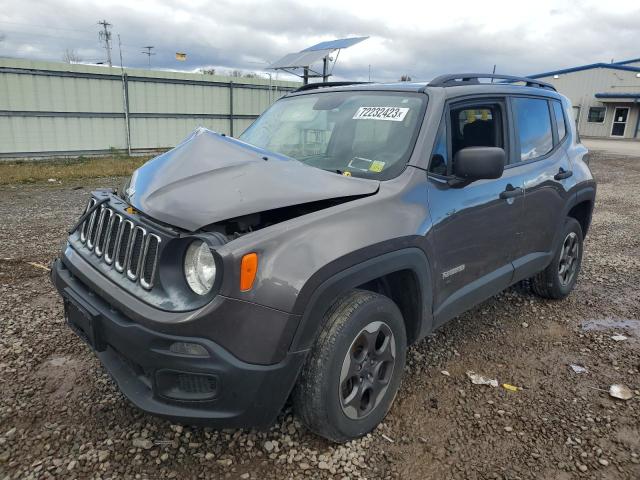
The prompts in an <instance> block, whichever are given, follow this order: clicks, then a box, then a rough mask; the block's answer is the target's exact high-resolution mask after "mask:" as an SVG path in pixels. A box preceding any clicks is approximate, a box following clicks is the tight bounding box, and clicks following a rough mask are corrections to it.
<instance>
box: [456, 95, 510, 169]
mask: <svg viewBox="0 0 640 480" xmlns="http://www.w3.org/2000/svg"><path fill="white" fill-rule="evenodd" d="M502 125H503V122H502V109H501V108H500V105H499V104H491V103H489V104H486V103H482V104H478V105H470V104H466V105H464V106H461V107H457V108H455V107H454V108H452V109H451V130H452V132H451V146H452V155H453V156H454V157H455V154H456V153H458V151H460V150H462V149H463V148H467V147H500V148H504V139H503V135H502Z"/></svg>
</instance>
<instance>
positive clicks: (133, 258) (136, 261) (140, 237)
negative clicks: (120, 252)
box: [127, 227, 146, 280]
mask: <svg viewBox="0 0 640 480" xmlns="http://www.w3.org/2000/svg"><path fill="white" fill-rule="evenodd" d="M145 236H146V232H145V230H144V228H142V227H136V228H135V229H134V230H133V241H132V242H131V250H130V252H129V262H128V266H127V276H128V277H129V278H130V279H131V280H135V279H136V278H138V269H139V268H140V256H141V255H142V247H143V246H144V237H145Z"/></svg>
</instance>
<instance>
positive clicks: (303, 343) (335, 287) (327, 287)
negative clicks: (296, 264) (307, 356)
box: [290, 247, 433, 351]
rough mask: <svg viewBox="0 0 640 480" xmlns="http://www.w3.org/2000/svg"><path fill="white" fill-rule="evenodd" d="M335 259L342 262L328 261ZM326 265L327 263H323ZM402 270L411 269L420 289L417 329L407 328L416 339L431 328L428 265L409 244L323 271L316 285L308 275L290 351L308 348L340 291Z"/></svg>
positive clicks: (415, 248) (431, 300)
mask: <svg viewBox="0 0 640 480" xmlns="http://www.w3.org/2000/svg"><path fill="white" fill-rule="evenodd" d="M336 262H338V263H342V262H344V259H339V260H336V261H335V262H332V263H334V264H335V263H336ZM330 265H331V264H330ZM330 265H327V267H329V266H330ZM327 267H325V268H327ZM402 270H409V271H410V272H412V273H413V275H414V278H415V280H416V281H417V282H418V291H419V292H420V298H416V299H415V301H416V302H417V303H418V304H419V309H418V310H417V311H419V312H421V315H420V316H421V318H420V319H419V321H418V322H416V325H415V326H414V328H416V329H417V330H418V331H416V332H414V335H411V334H409V332H407V333H408V336H409V337H413V338H416V339H419V338H422V337H423V336H425V335H426V334H427V333H429V332H430V331H431V330H432V328H433V318H432V302H433V297H432V291H431V290H432V285H433V283H432V282H431V273H430V272H431V269H430V267H429V263H428V260H427V256H426V255H425V253H424V252H423V251H422V250H421V249H420V248H418V247H409V248H403V249H401V250H395V251H391V252H387V253H383V254H381V255H378V256H375V257H373V258H369V259H367V260H364V261H362V262H360V263H357V264H352V265H351V266H349V267H348V268H346V269H342V270H340V271H338V272H337V273H333V274H331V273H329V274H328V275H325V278H321V280H320V281H321V283H320V284H319V285H318V286H317V287H316V288H313V287H314V285H317V281H314V280H315V279H314V278H313V277H312V278H311V279H310V280H309V281H308V282H307V285H305V286H304V287H303V289H302V290H301V295H300V296H299V298H302V299H304V297H305V296H306V295H305V293H307V292H305V289H306V290H308V291H309V290H312V293H311V294H310V296H309V297H308V298H309V299H308V301H307V302H306V306H305V307H304V313H303V315H302V319H301V321H300V325H299V326H298V329H297V331H296V333H295V335H294V338H293V341H292V343H291V347H290V351H300V350H304V349H308V348H310V347H311V346H312V345H313V342H314V341H315V339H316V337H317V335H318V333H319V332H320V330H321V328H322V326H323V321H324V320H323V319H324V315H325V313H326V312H327V310H328V309H329V308H330V307H331V305H332V304H333V303H334V302H335V299H336V298H338V297H339V296H340V295H341V294H342V293H343V292H346V291H349V290H351V289H353V288H356V287H358V286H359V285H363V284H365V283H367V282H369V281H371V280H374V279H376V278H378V277H381V276H383V275H387V274H390V273H393V272H398V271H402ZM323 271H324V269H322V270H320V271H319V272H318V273H317V274H316V275H322V274H323Z"/></svg>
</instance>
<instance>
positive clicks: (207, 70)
mask: <svg viewBox="0 0 640 480" xmlns="http://www.w3.org/2000/svg"><path fill="white" fill-rule="evenodd" d="M200 73H201V74H203V75H215V74H216V69H215V68H201V69H200Z"/></svg>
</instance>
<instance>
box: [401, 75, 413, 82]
mask: <svg viewBox="0 0 640 480" xmlns="http://www.w3.org/2000/svg"><path fill="white" fill-rule="evenodd" d="M400 81H401V82H410V81H411V77H410V76H409V75H406V74H405V75H402V76H401V77H400Z"/></svg>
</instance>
